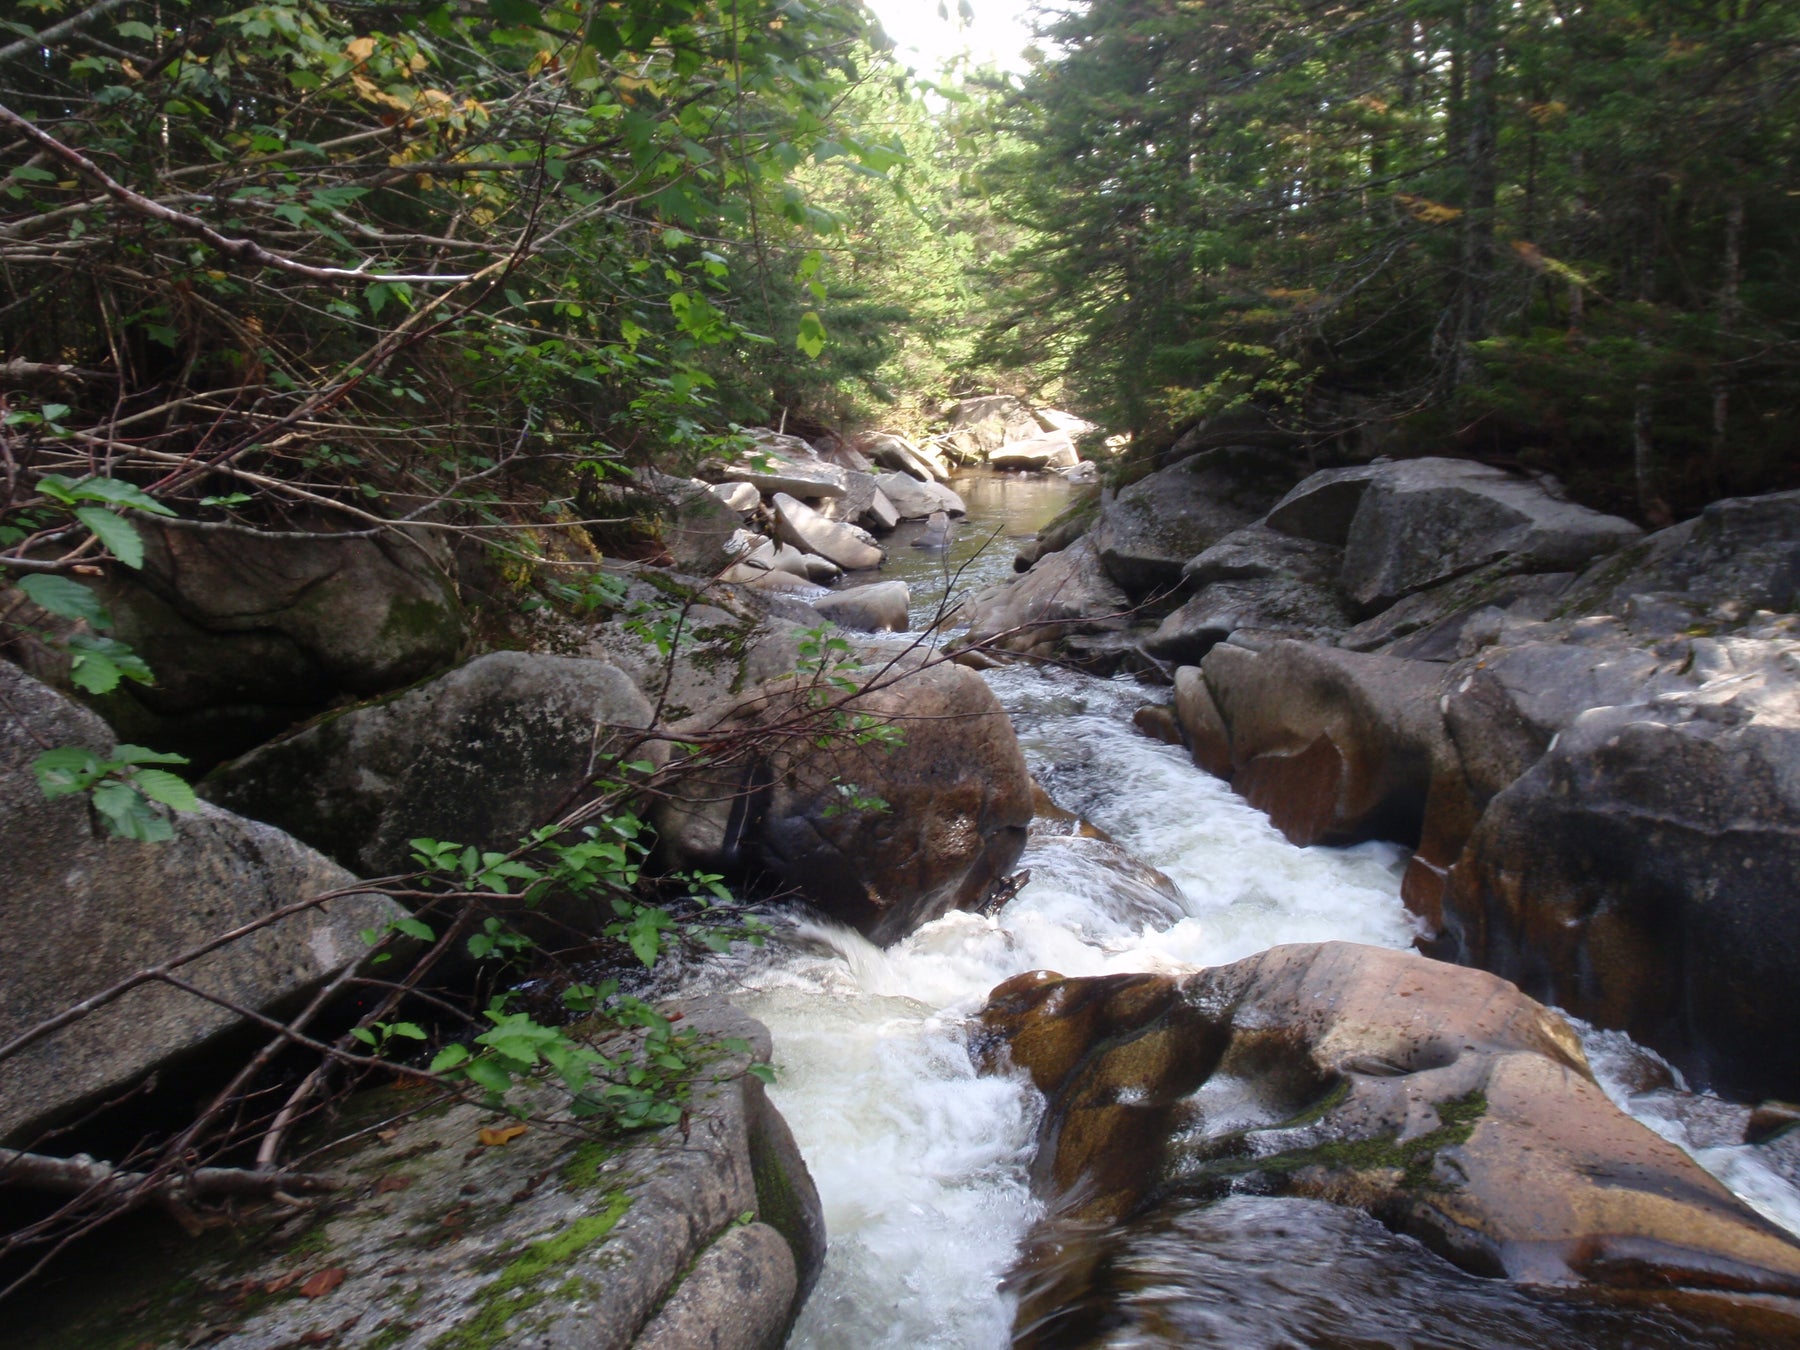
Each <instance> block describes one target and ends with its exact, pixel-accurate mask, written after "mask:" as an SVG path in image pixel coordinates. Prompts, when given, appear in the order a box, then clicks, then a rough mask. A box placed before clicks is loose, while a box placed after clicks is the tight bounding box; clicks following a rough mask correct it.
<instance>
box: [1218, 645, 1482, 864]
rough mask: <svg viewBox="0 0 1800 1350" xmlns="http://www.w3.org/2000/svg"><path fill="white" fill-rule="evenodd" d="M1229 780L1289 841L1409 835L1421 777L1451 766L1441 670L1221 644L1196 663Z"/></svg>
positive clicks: (1309, 648)
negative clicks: (1223, 740) (1224, 739)
mask: <svg viewBox="0 0 1800 1350" xmlns="http://www.w3.org/2000/svg"><path fill="white" fill-rule="evenodd" d="M1200 669H1201V672H1202V674H1203V676H1204V678H1205V682H1206V687H1207V691H1208V693H1209V694H1210V696H1211V700H1212V702H1213V704H1214V706H1215V707H1216V709H1217V712H1218V715H1219V717H1220V719H1221V721H1222V723H1223V726H1224V728H1225V730H1226V733H1227V736H1228V745H1229V752H1230V757H1231V766H1232V768H1231V782H1232V786H1234V787H1235V788H1236V789H1237V790H1238V791H1239V792H1241V793H1242V794H1243V795H1244V797H1245V798H1246V799H1247V800H1248V801H1249V802H1250V803H1251V804H1252V805H1253V806H1256V807H1258V808H1259V809H1261V810H1263V811H1266V812H1268V813H1269V819H1270V821H1271V822H1272V823H1273V824H1274V825H1275V826H1276V828H1278V829H1280V830H1281V831H1282V832H1283V833H1284V834H1286V835H1287V836H1288V838H1289V839H1291V840H1293V841H1294V842H1295V843H1296V844H1300V845H1307V844H1315V843H1334V844H1348V843H1355V842H1357V841H1359V840H1364V839H1390V840H1396V841H1400V842H1403V843H1407V844H1413V843H1416V842H1417V841H1418V839H1419V836H1420V832H1421V830H1422V828H1423V824H1424V817H1425V802H1426V797H1427V795H1428V794H1429V792H1430V790H1431V785H1432V781H1433V779H1434V778H1435V777H1437V776H1439V775H1440V774H1443V773H1447V772H1454V771H1455V767H1456V758H1455V750H1454V749H1453V747H1452V746H1451V743H1450V739H1449V736H1448V734H1447V733H1446V731H1445V729H1444V719H1443V714H1442V712H1441V711H1440V709H1439V698H1440V694H1441V686H1442V680H1443V675H1444V672H1443V668H1442V667H1441V666H1437V665H1433V664H1430V663H1427V662H1422V661H1404V660H1398V659H1395V658H1392V657H1384V656H1372V655H1365V654H1362V653H1357V652H1346V651H1341V650H1338V649H1336V648H1332V647H1321V646H1316V645H1313V644H1311V643H1305V642H1294V641H1278V642H1274V643H1271V644H1269V645H1268V646H1267V647H1266V648H1264V649H1263V650H1261V651H1252V650H1250V649H1249V648H1247V647H1242V646H1239V645H1237V644H1235V643H1224V644H1221V645H1219V646H1216V647H1214V648H1213V649H1212V651H1210V652H1209V653H1208V654H1207V656H1206V659H1205V660H1204V661H1203V662H1202V663H1201V665H1200Z"/></svg>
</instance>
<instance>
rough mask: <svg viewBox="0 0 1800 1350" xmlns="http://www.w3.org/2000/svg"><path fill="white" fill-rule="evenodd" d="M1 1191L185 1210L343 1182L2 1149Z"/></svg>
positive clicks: (318, 1175) (321, 1190)
mask: <svg viewBox="0 0 1800 1350" xmlns="http://www.w3.org/2000/svg"><path fill="white" fill-rule="evenodd" d="M0 1186H25V1187H28V1188H30V1189H32V1190H36V1191H50V1192H53V1193H55V1194H58V1195H81V1196H87V1197H89V1198H92V1199H97V1200H105V1201H109V1202H116V1201H124V1202H126V1203H128V1204H132V1205H141V1204H145V1203H148V1202H149V1201H152V1200H154V1201H157V1202H158V1203H160V1204H166V1205H177V1206H186V1205H190V1204H193V1203H195V1202H197V1201H200V1200H209V1199H226V1198H232V1199H253V1200H274V1199H279V1198H281V1197H283V1196H296V1195H321V1194H325V1193H327V1192H330V1191H336V1190H341V1189H342V1188H343V1186H344V1180H343V1178H342V1177H338V1176H333V1175H331V1174H330V1173H327V1172H253V1171H250V1170H249V1169H247V1168H242V1167H197V1168H195V1169H194V1170H193V1171H191V1172H178V1173H174V1174H172V1175H168V1176H158V1175H157V1174H155V1173H152V1172H127V1171H124V1170H122V1169H120V1168H118V1167H115V1166H113V1164H111V1163H109V1162H101V1161H100V1160H98V1159H96V1158H91V1157H89V1156H88V1155H87V1154H85V1153H77V1154H76V1155H75V1156H74V1157H72V1158H57V1157H52V1156H51V1155H49V1154H46V1153H26V1152H24V1151H23V1150H20V1149H14V1148H8V1149H0Z"/></svg>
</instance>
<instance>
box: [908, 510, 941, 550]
mask: <svg viewBox="0 0 1800 1350" xmlns="http://www.w3.org/2000/svg"><path fill="white" fill-rule="evenodd" d="M912 546H913V547H914V548H925V549H931V550H933V551H934V552H938V553H942V552H943V551H944V550H945V549H947V548H949V547H950V517H949V515H948V514H946V513H945V512H943V511H933V512H932V513H931V517H930V519H928V520H927V521H926V522H925V532H924V533H923V534H921V535H920V536H919V537H918V538H917V539H914V540H913V541H912Z"/></svg>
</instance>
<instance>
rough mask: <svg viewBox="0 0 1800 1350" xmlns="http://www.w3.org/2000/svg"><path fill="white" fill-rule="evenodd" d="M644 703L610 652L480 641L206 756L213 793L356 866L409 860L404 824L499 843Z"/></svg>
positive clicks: (555, 797)
mask: <svg viewBox="0 0 1800 1350" xmlns="http://www.w3.org/2000/svg"><path fill="white" fill-rule="evenodd" d="M650 719H651V705H650V703H649V701H648V700H647V699H646V698H645V697H644V695H643V694H642V693H640V692H639V691H638V688H637V686H636V685H635V684H633V683H632V681H631V679H630V677H629V676H627V675H626V674H625V672H624V671H622V670H620V669H618V668H617V667H616V666H611V665H606V664H603V663H601V662H599V661H590V660H582V659H580V658H578V657H572V656H547V655H539V654H532V653H526V652H493V653H491V654H489V655H487V656H481V657H477V658H476V659H475V660H473V661H470V662H469V663H468V664H466V665H464V666H460V667H458V668H457V669H455V670H453V671H451V672H450V673H449V674H448V675H444V676H440V677H439V678H438V679H436V680H433V681H431V682H430V683H429V684H424V685H420V686H419V687H418V688H416V689H411V690H408V691H407V692H406V693H404V694H400V695H397V696H395V697H392V698H389V699H386V700H384V701H382V702H378V703H372V704H365V705H362V706H359V707H354V708H347V709H345V710H343V711H341V712H337V713H333V714H331V715H329V716H326V717H323V718H320V719H318V720H317V721H316V722H314V723H312V724H311V725H309V726H306V727H304V728H302V729H301V730H299V731H297V732H295V733H293V734H292V735H290V736H286V737H283V738H282V739H280V740H277V741H272V742H270V743H269V744H268V745H265V746H260V747H258V748H257V749H256V750H253V751H251V752H250V753H249V754H248V755H244V756H243V757H241V758H239V759H237V760H234V761H232V762H231V763H229V764H225V765H222V766H220V767H219V768H218V769H216V770H215V771H214V772H213V773H212V774H211V775H210V776H209V777H208V778H207V779H206V781H205V782H204V783H203V784H202V785H201V791H202V792H203V793H204V794H205V795H206V796H207V797H208V798H210V799H211V800H212V801H214V802H217V803H219V804H220V805H223V806H229V807H231V808H232V809H234V810H237V811H241V812H242V813H243V814H245V815H248V816H253V817H255V818H256V819H259V820H266V821H269V822H270V823H271V824H275V825H279V826H280V827H282V828H283V829H285V830H287V831H288V832H289V833H290V834H293V835H295V836H296V837H297V838H300V839H304V840H305V841H306V842H308V843H310V844H312V845H313V846H314V847H315V848H318V849H320V850H321V851H323V852H325V853H327V854H330V855H331V856H332V857H334V858H336V859H337V860H338V861H339V862H341V863H343V864H345V865H346V866H348V867H350V868H352V869H354V870H355V871H357V872H358V873H360V874H361V875H363V876H386V875H391V874H393V873H397V872H409V871H411V870H412V869H413V868H414V866H415V865H416V864H414V863H413V862H412V861H411V856H412V851H413V850H412V847H411V845H410V843H409V842H408V841H410V840H412V839H414V838H420V837H423V838H430V839H438V840H446V841H451V842H454V843H457V844H473V845H475V846H476V847H477V848H481V849H499V850H503V851H504V850H507V849H511V848H512V847H514V846H515V845H516V844H517V843H518V841H519V839H520V837H521V836H523V835H524V834H525V833H526V832H527V831H529V830H531V829H534V828H535V827H537V826H539V825H543V824H546V823H548V822H549V821H551V820H553V819H555V818H556V817H557V816H559V815H560V814H562V813H563V812H564V811H566V810H567V809H568V808H569V807H571V806H573V805H576V804H577V803H579V802H580V801H582V800H585V795H586V794H587V793H588V789H589V785H590V784H591V783H592V782H593V780H594V779H595V778H597V777H602V776H606V775H608V774H609V773H612V772H614V771H613V770H612V769H611V768H610V767H609V758H608V757H609V755H610V754H611V753H612V752H615V751H619V752H623V751H632V752H633V753H636V750H635V747H636V746H637V743H638V740H639V738H640V737H639V729H641V728H645V727H647V726H648V725H649V723H650Z"/></svg>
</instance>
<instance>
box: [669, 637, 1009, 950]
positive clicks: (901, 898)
mask: <svg viewBox="0 0 1800 1350" xmlns="http://www.w3.org/2000/svg"><path fill="white" fill-rule="evenodd" d="M859 675H860V677H861V678H862V679H863V680H865V681H867V680H868V679H869V678H870V677H869V675H868V674H867V673H866V672H858V671H850V672H847V677H848V678H852V679H854V678H857V677H858V676H859ZM821 690H823V691H825V696H826V697H827V698H828V700H833V701H838V706H834V709H833V712H832V714H831V717H832V718H834V719H835V718H840V717H844V718H851V719H864V720H865V722H866V725H867V726H868V727H877V726H890V727H892V728H893V731H892V732H891V733H888V734H887V736H885V737H874V738H866V737H859V736H850V735H843V734H839V735H831V734H829V724H825V725H823V726H821V728H820V730H819V731H815V732H807V731H804V730H794V731H792V732H785V733H782V734H781V735H780V736H779V737H778V738H776V739H775V740H774V742H773V743H772V744H768V745H767V746H766V747H765V748H764V749H763V751H762V753H760V754H758V755H757V756H755V757H754V758H753V759H751V760H750V761H749V762H747V763H746V762H738V761H734V762H731V763H728V764H722V765H718V766H709V765H707V764H705V763H698V764H696V765H695V766H694V767H693V769H692V771H691V772H690V773H689V774H688V775H687V776H686V777H684V778H682V779H680V780H679V781H678V782H677V783H676V785H675V786H674V788H673V789H672V790H671V793H670V796H669V797H668V798H667V799H666V800H665V801H663V802H662V803H661V804H660V805H659V806H658V807H657V809H656V812H655V817H654V819H655V823H656V827H657V833H658V835H659V837H660V840H661V845H662V848H663V849H664V851H665V852H666V854H667V855H668V858H669V860H670V862H671V863H672V864H673V865H675V866H678V867H681V868H694V867H700V868H704V869H705V870H707V871H712V872H723V873H726V874H728V875H731V876H734V877H739V878H743V879H745V880H750V881H754V880H757V879H759V878H760V879H761V880H763V881H765V882H767V883H770V884H772V885H774V886H775V887H776V888H777V889H778V890H780V891H790V892H793V893H797V895H798V896H799V898H801V899H803V900H806V901H809V902H810V903H812V904H814V905H816V906H817V907H818V908H819V909H820V910H821V911H823V912H824V913H825V914H826V915H827V916H828V917H830V918H833V919H836V920H837V921H839V922H841V923H845V924H848V925H850V926H851V927H854V928H856V929H858V930H859V931H861V932H862V933H864V934H865V935H866V936H868V937H870V938H871V939H872V940H874V941H876V942H882V943H886V942H894V941H897V940H898V939H899V938H901V937H904V936H905V935H906V934H907V933H910V932H911V931H912V930H913V929H914V928H917V927H918V926H919V925H920V924H923V923H927V922H929V921H930V920H932V919H935V918H937V917H938V916H939V915H941V914H944V913H945V912H947V911H948V910H950V909H953V908H960V909H968V908H973V907H977V906H979V905H980V904H981V903H982V902H983V900H984V899H985V898H986V896H987V895H988V893H989V892H990V891H991V890H992V888H993V887H994V886H995V885H996V884H998V883H999V882H1000V881H1001V880H1002V879H1003V878H1004V877H1005V876H1006V875H1007V873H1008V872H1010V870H1011V869H1012V867H1013V864H1014V863H1015V862H1016V861H1017V859H1018V856H1019V850H1020V849H1021V848H1023V846H1024V843H1025V830H1026V826H1027V825H1028V824H1029V823H1030V820H1031V815H1032V796H1031V776H1030V774H1029V773H1028V772H1027V771H1026V768H1025V759H1024V755H1023V753H1022V752H1021V751H1020V749H1019V742H1018V737H1017V736H1016V735H1015V734H1014V732H1013V728H1012V723H1011V722H1010V721H1009V720H1008V718H1007V716H1006V713H1005V710H1004V709H1002V708H1001V706H1000V703H999V701H998V700H997V699H996V698H995V697H994V694H993V691H992V690H990V689H989V688H988V686H987V683H986V682H985V681H984V680H983V679H982V678H981V677H980V676H979V675H977V674H976V673H975V672H973V671H970V670H965V669H964V668H963V667H961V666H958V665H953V664H949V663H945V664H939V665H930V666H927V667H925V668H923V669H917V668H914V667H913V665H912V664H909V663H898V664H895V665H892V666H889V667H888V668H887V673H885V674H883V675H882V676H880V678H879V679H878V680H877V681H876V683H875V684H873V685H865V687H864V689H863V690H862V691H861V692H860V693H857V694H856V695H854V696H852V697H848V698H845V697H843V696H842V695H841V694H840V693H839V692H838V691H837V690H836V688H835V686H834V685H822V684H821V683H820V682H819V681H818V680H817V679H799V678H796V679H795V680H792V681H788V682H776V683H774V684H772V685H768V686H765V687H764V688H762V689H761V690H758V691H757V692H756V693H754V694H752V695H749V696H746V697H743V698H740V699H738V700H736V701H735V702H733V703H731V704H728V705H725V706H723V707H721V708H719V709H717V710H715V711H714V712H712V713H711V714H709V715H706V716H704V717H700V718H696V719H694V720H693V721H691V722H690V723H687V724H683V726H682V727H680V728H678V729H677V730H678V731H679V732H680V733H681V734H683V735H689V736H692V737H693V738H696V739H700V740H704V739H707V738H710V737H713V736H716V735H718V734H722V733H726V732H737V731H747V732H755V731H757V730H758V729H759V728H782V727H789V726H793V725H794V724H795V719H796V718H797V717H800V718H803V717H804V709H806V708H808V707H813V706H816V704H817V699H818V696H819V692H820V691H821ZM821 732H823V733H824V735H823V739H824V744H822V745H821V744H820V743H819V739H820V733H821Z"/></svg>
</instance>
